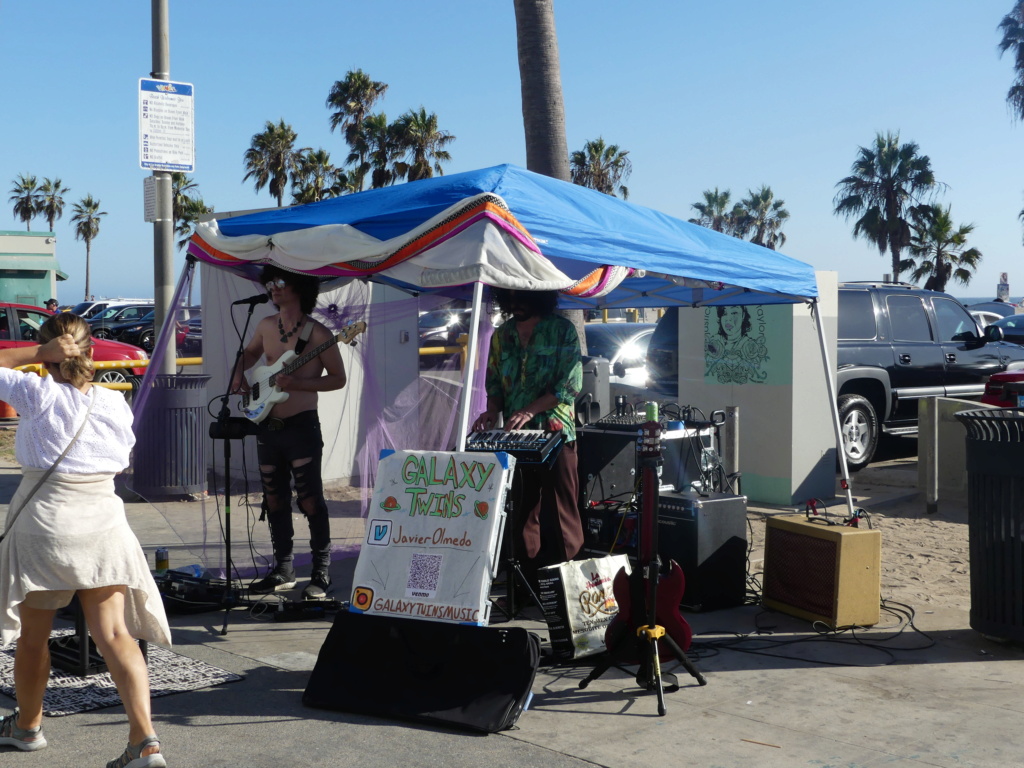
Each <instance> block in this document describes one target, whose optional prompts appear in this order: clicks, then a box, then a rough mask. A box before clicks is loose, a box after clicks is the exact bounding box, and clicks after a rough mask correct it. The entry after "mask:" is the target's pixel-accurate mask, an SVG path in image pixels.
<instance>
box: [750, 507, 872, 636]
mask: <svg viewBox="0 0 1024 768" xmlns="http://www.w3.org/2000/svg"><path fill="white" fill-rule="evenodd" d="M881 570H882V534H881V532H880V531H878V530H872V529H867V528H851V527H849V526H845V525H824V524H819V523H813V522H809V521H808V520H807V518H806V517H805V516H804V515H785V516H781V517H770V518H768V523H767V527H766V530H765V542H764V579H763V581H764V586H763V589H762V595H761V601H762V603H763V604H764V606H765V607H766V608H772V609H774V610H777V611H782V612H783V613H788V614H790V615H791V616H796V617H798V618H801V619H807V620H808V621H820V622H822V623H823V624H827V625H828V626H829V627H831V628H833V629H836V628H838V627H848V626H872V625H874V624H877V623H878V621H879V618H880V617H881V611H880V607H879V605H880V602H881V578H882V577H881Z"/></svg>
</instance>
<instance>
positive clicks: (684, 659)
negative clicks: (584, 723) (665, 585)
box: [579, 557, 708, 716]
mask: <svg viewBox="0 0 1024 768" xmlns="http://www.w3.org/2000/svg"><path fill="white" fill-rule="evenodd" d="M660 567H661V562H660V558H657V557H656V558H655V559H654V560H652V561H651V564H650V565H649V566H648V569H647V577H646V579H647V582H648V585H649V593H648V596H647V597H646V600H648V601H650V605H651V606H652V607H653V606H657V592H658V580H659V578H660V575H659V570H660ZM638 584H639V581H638V580H634V581H633V582H632V583H631V589H632V591H634V592H636V591H640V592H641V594H637V595H634V600H636V599H639V602H636V604H637V605H643V604H644V602H645V597H644V595H643V594H642V590H640V589H639V587H638ZM646 620H647V623H646V624H643V625H641V626H634V627H630V628H629V629H630V631H632V632H633V633H634V634H633V635H630V632H628V631H627V632H624V633H623V634H622V635H620V636H619V637H618V638H617V639H616V641H615V643H614V644H613V645H612V646H611V647H610V648H608V653H607V656H606V658H605V659H604V660H602V661H601V662H600V663H599V664H598V665H597V666H595V667H594V668H593V669H592V670H591V671H590V674H589V675H587V676H586V677H585V678H584V679H583V680H581V681H580V684H579V687H580V690H582V689H584V688H586V687H587V686H588V685H590V683H592V682H593V681H594V680H597V678H599V677H601V675H603V674H604V673H605V672H607V671H608V670H609V669H611V668H612V667H613V666H614V667H616V668H617V669H620V670H623V671H625V667H627V666H632V665H634V664H636V663H637V662H636V661H634V660H635V659H637V658H639V660H640V661H639V669H637V673H636V683H637V685H638V686H640V687H641V688H643V689H645V690H647V691H654V692H655V693H656V694H657V696H658V714H659V715H661V716H664V715H665V713H666V711H667V710H666V707H665V694H666V693H675V692H676V691H678V690H679V681H678V679H677V678H676V676H675V675H674V674H671V673H665V672H662V671H661V657H660V654H659V649H658V642H659V641H661V642H664V643H665V644H666V645H667V646H668V648H669V650H671V651H672V655H673V656H674V657H675V659H676V661H678V662H679V663H680V664H682V665H683V668H684V669H685V670H686V671H687V672H689V673H690V675H691V677H693V679H694V680H696V681H697V683H698V684H699V685H707V684H708V681H707V679H706V678H705V677H704V675H702V674H701V673H700V670H698V669H697V667H696V666H695V665H694V663H693V662H692V661H691V660H690V657H689V656H687V655H686V652H685V651H684V650H683V649H682V648H680V647H679V644H678V643H677V642H676V641H675V640H673V639H672V636H671V635H669V634H667V633H666V632H665V628H664V627H662V626H659V625H658V624H657V620H656V618H655V616H654V610H653V608H652V610H649V611H648V615H647V617H646Z"/></svg>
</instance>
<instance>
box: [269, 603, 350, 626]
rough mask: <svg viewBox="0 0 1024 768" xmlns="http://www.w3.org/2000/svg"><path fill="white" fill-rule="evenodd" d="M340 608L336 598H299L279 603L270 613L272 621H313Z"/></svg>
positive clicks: (325, 616) (323, 617)
mask: <svg viewBox="0 0 1024 768" xmlns="http://www.w3.org/2000/svg"><path fill="white" fill-rule="evenodd" d="M341 608H342V605H341V603H340V602H338V601H337V600H301V601H298V602H296V601H289V602H282V603H279V604H278V606H277V610H275V611H272V612H271V613H272V614H273V616H274V621H314V620H316V619H325V618H327V617H328V614H334V613H337V612H338V611H340V610H341Z"/></svg>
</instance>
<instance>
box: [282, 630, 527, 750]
mask: <svg viewBox="0 0 1024 768" xmlns="http://www.w3.org/2000/svg"><path fill="white" fill-rule="evenodd" d="M539 663H540V639H539V638H538V637H537V636H536V635H533V634H531V633H529V632H527V631H526V630H525V629H523V628H522V627H507V628H505V627H501V628H499V627H478V626H474V625H468V624H448V623H445V622H440V621H424V620H420V619H406V618H396V617H392V616H377V615H372V614H364V613H350V612H348V611H342V612H341V613H339V614H338V616H337V617H336V618H335V620H334V624H333V625H332V626H331V631H330V632H329V633H328V635H327V639H326V640H325V641H324V644H323V646H322V647H321V649H320V654H319V656H318V657H317V661H316V666H315V667H314V668H313V673H312V675H311V676H310V678H309V683H308V684H307V685H306V691H305V693H304V694H303V695H302V703H303V704H305V705H306V706H309V707H315V708H318V709H331V710H339V711H343V712H358V713H362V714H367V715H377V716H380V717H394V718H402V719H409V720H417V721H420V722H425V723H431V724H434V725H447V726H452V727H456V728H467V729H470V730H474V731H483V732H485V733H494V732H496V731H502V730H505V729H507V728H511V727H512V726H513V725H514V724H515V723H516V721H517V720H518V719H519V716H520V715H521V714H522V713H523V711H524V710H525V709H526V708H527V706H528V705H529V701H530V696H531V689H532V687H533V681H534V678H535V677H536V675H537V666H538V664H539Z"/></svg>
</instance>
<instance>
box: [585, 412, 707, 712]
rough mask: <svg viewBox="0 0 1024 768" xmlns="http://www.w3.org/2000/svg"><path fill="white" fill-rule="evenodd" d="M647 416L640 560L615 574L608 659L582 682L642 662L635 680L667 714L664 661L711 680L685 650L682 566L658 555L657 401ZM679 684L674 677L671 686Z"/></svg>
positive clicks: (641, 454) (641, 446) (640, 451)
mask: <svg viewBox="0 0 1024 768" xmlns="http://www.w3.org/2000/svg"><path fill="white" fill-rule="evenodd" d="M647 418H648V421H647V422H646V423H644V424H643V425H642V426H641V427H640V439H639V441H638V446H637V456H638V458H639V461H640V470H641V478H642V491H641V507H640V542H639V544H640V546H639V552H638V554H639V564H638V567H637V568H636V570H634V571H633V572H632V573H631V574H627V573H626V569H625V568H623V569H622V570H620V571H619V572H618V573H617V574H616V575H615V580H614V581H613V582H612V591H613V592H614V594H615V601H616V602H617V603H618V605H619V612H618V614H617V615H616V616H615V618H614V619H612V621H611V623H610V624H609V625H608V629H607V630H606V631H605V645H606V647H607V648H608V658H607V659H606V660H605V661H604V662H602V663H601V664H600V665H598V666H597V667H595V668H594V670H593V671H592V672H591V673H590V675H588V676H587V678H586V679H584V680H583V681H582V682H581V683H580V688H586V686H587V685H588V684H589V683H590V681H591V680H595V679H597V678H598V677H600V676H601V675H602V674H603V673H604V672H605V670H607V669H608V668H609V667H610V666H611V665H612V664H616V663H622V664H639V665H640V669H639V671H638V672H637V675H636V681H637V684H638V685H640V686H641V687H645V688H646V689H647V690H655V691H656V692H657V694H658V714H659V715H664V714H665V697H664V693H665V689H664V686H663V684H662V674H661V662H662V661H671V660H672V659H673V658H674V659H676V660H677V661H679V662H680V663H681V664H682V665H683V667H685V668H686V671H687V672H689V673H690V674H691V675H692V676H693V677H694V678H695V679H696V680H697V682H698V683H699V684H700V685H706V684H707V680H705V679H704V676H703V675H702V674H701V673H700V672H699V671H698V670H697V668H696V667H695V666H694V665H693V662H692V661H690V659H689V657H688V656H687V655H686V650H687V649H688V648H689V647H690V642H691V640H692V639H693V631H692V630H691V629H690V625H689V623H687V621H686V619H684V618H683V617H682V615H681V614H680V613H679V603H680V602H681V601H682V599H683V592H684V591H685V589H686V580H685V577H684V576H683V569H682V568H680V567H679V564H678V563H677V562H676V561H675V560H670V561H669V564H668V573H666V574H662V573H660V566H661V559H660V558H659V556H658V488H659V480H658V466H659V465H660V464H661V425H660V424H659V423H658V416H657V406H656V405H655V404H654V403H651V404H650V405H649V406H648V414H647ZM677 688H678V685H677V684H676V683H675V679H674V677H673V678H672V679H671V680H670V690H676V689H677Z"/></svg>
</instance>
